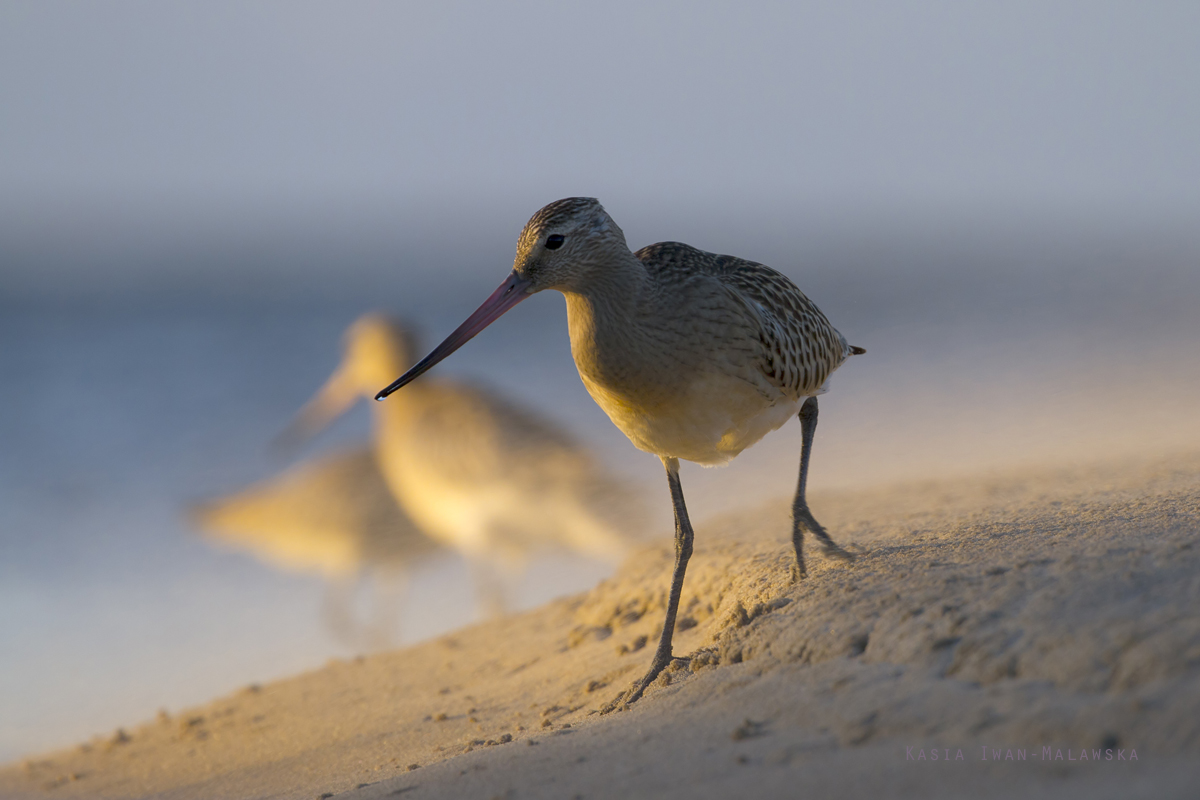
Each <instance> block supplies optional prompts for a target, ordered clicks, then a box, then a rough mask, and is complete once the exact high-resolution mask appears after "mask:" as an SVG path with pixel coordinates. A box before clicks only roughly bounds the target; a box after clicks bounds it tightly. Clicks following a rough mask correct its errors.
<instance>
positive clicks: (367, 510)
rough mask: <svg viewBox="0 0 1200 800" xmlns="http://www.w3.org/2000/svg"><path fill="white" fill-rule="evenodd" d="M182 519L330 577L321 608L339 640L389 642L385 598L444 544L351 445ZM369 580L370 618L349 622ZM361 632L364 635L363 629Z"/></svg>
mask: <svg viewBox="0 0 1200 800" xmlns="http://www.w3.org/2000/svg"><path fill="white" fill-rule="evenodd" d="M190 516H191V518H192V520H193V522H195V523H196V524H197V525H198V526H199V527H200V528H201V529H202V530H204V531H205V532H206V533H207V534H208V535H209V536H210V538H212V539H213V540H214V541H216V542H218V543H220V544H223V545H228V546H230V547H234V548H237V549H239V550H246V551H249V552H250V553H253V554H254V555H256V556H258V557H259V558H260V559H262V560H263V561H265V562H267V563H268V564H270V565H272V566H274V567H278V568H280V569H283V570H287V571H290V572H315V573H318V574H320V575H321V576H323V577H324V578H325V579H326V580H327V581H328V583H329V592H328V594H327V596H326V607H325V614H326V619H327V621H328V622H329V625H330V628H331V629H332V630H333V632H334V633H335V634H337V635H338V636H339V638H341V639H343V640H344V641H346V642H347V643H349V644H351V645H354V646H359V645H362V644H366V645H368V646H370V647H377V646H381V645H386V644H389V643H390V641H389V639H390V637H391V635H392V634H393V633H394V632H395V630H396V625H395V621H394V619H392V616H393V615H394V613H395V611H396V608H395V606H396V605H397V604H396V603H394V602H389V601H390V600H392V599H393V598H390V597H388V596H387V595H388V594H392V593H395V592H396V591H398V590H399V589H400V588H401V587H402V586H403V585H404V579H405V577H406V576H407V573H408V572H409V570H410V569H411V568H413V567H415V566H417V565H418V564H419V563H420V562H422V561H423V560H425V559H427V558H429V557H430V556H433V555H434V554H436V553H438V552H444V549H443V548H442V547H441V545H439V544H438V543H437V542H435V541H433V540H431V539H430V538H429V537H428V536H426V535H425V534H423V533H421V531H420V530H419V529H418V528H417V526H416V525H415V524H413V521H412V520H411V519H409V518H408V516H407V515H405V514H404V513H403V512H402V511H401V510H400V507H399V506H398V505H397V504H396V501H395V499H394V498H393V497H392V493H391V491H390V490H389V489H388V487H387V484H386V483H385V482H384V480H383V476H382V475H381V474H380V472H379V466H378V464H377V463H376V461H375V453H374V451H373V449H371V448H369V447H360V448H356V449H351V450H347V451H344V452H339V453H335V454H333V455H328V456H322V457H319V458H315V459H313V460H311V461H307V462H304V463H302V464H300V465H299V466H296V467H293V468H291V469H289V470H287V471H285V472H284V473H283V474H281V475H279V476H277V477H275V478H271V479H268V480H265V481H261V482H259V483H256V484H254V485H252V486H249V487H247V488H246V489H243V490H242V491H240V492H237V493H236V494H232V495H229V496H227V497H221V498H217V499H215V500H210V501H207V502H204V503H200V504H197V505H196V506H194V507H192V508H191V509H190ZM366 577H371V578H374V581H373V584H374V585H373V587H372V588H374V589H375V590H376V591H378V592H379V593H380V595H381V596H380V597H377V598H376V607H375V609H374V612H375V616H376V620H375V622H374V623H372V624H368V625H366V626H363V625H359V624H357V623H356V622H355V615H354V613H353V609H352V605H353V603H352V599H353V598H352V594H353V590H354V588H355V586H356V584H357V583H358V582H359V580H360V579H363V578H366ZM364 632H365V635H364Z"/></svg>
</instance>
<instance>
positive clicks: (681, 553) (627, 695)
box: [600, 458, 693, 714]
mask: <svg viewBox="0 0 1200 800" xmlns="http://www.w3.org/2000/svg"><path fill="white" fill-rule="evenodd" d="M663 466H665V467H666V468H667V484H668V485H669V486H670V488H671V504H672V505H673V506H674V507H675V572H674V574H673V575H672V576H671V596H670V597H669V598H668V600H667V618H666V619H665V620H664V621H663V629H662V636H661V637H659V640H658V649H657V650H655V651H654V661H653V662H651V664H650V671H649V672H647V673H646V674H645V675H644V676H642V679H641V680H640V681H638V682H637V683H635V684H634V685H633V686H632V687H631V688H630V689H629V690H628V691H626V692H623V693H622V694H619V695H617V696H616V697H615V698H614V699H613V701H612V702H611V703H609V704H608V705H606V706H605V707H604V708H603V709H601V712H600V713H602V714H607V713H609V712H610V711H616V710H618V709H622V708H624V707H626V706H628V705H629V704H630V703H633V702H636V701H637V699H638V698H640V697H641V696H642V693H643V692H644V691H646V687H647V686H649V685H650V684H651V683H653V682H654V679H655V678H657V677H658V674H659V673H660V672H662V671H663V670H664V669H665V668H666V666H667V665H668V664H670V663H671V660H672V656H671V638H672V637H673V635H674V633H675V615H676V614H677V613H678V611H679V596H680V594H682V592H683V576H684V573H685V572H687V565H688V559H690V558H691V557H692V539H693V534H692V523H691V521H690V520H689V519H688V513H687V506H686V505H684V502H683V487H682V486H681V485H680V483H679V459H676V458H664V459H663Z"/></svg>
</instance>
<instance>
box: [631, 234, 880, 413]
mask: <svg viewBox="0 0 1200 800" xmlns="http://www.w3.org/2000/svg"><path fill="white" fill-rule="evenodd" d="M634 255H635V256H637V258H638V260H640V261H641V262H642V263H643V264H645V265H646V270H647V271H648V272H651V273H653V274H655V275H658V276H661V277H660V280H664V281H672V282H682V281H686V280H688V279H689V278H690V277H692V276H694V275H706V276H711V277H714V278H716V279H717V280H718V281H720V282H721V284H722V285H723V286H724V287H725V288H726V289H727V290H728V301H729V302H733V303H739V304H744V305H745V306H746V307H748V308H749V309H750V310H751V311H752V313H753V314H754V315H755V316H756V317H757V318H758V322H759V326H758V331H757V333H758V343H759V344H760V345H761V349H760V351H759V353H758V354H757V358H756V362H757V363H756V366H757V367H758V368H759V369H760V370H762V373H763V374H764V375H765V376H767V378H769V379H770V381H771V382H772V383H773V384H775V385H776V386H778V387H779V388H780V389H782V390H783V391H784V392H786V393H787V394H788V395H789V396H790V397H791V398H793V399H796V398H800V397H807V396H809V395H813V394H816V393H817V392H818V391H820V389H821V387H822V386H823V385H824V384H825V381H826V379H827V378H828V377H829V375H830V374H831V373H832V372H833V371H834V370H835V369H837V368H838V367H839V366H841V365H842V362H844V361H845V360H846V359H847V358H848V357H849V356H850V355H851V354H852V350H851V348H850V345H849V344H847V343H846V339H845V337H843V336H842V335H841V334H840V333H838V332H837V330H836V329H835V328H834V327H833V325H831V324H830V323H829V320H828V319H826V317H825V315H824V314H822V313H821V309H819V308H817V307H816V305H815V304H814V303H813V302H812V301H811V300H809V299H808V297H807V296H805V294H804V292H802V291H800V289H799V288H797V286H796V284H794V283H792V282H791V281H790V280H788V279H787V277H786V276H784V275H782V274H780V273H779V272H776V271H775V270H773V269H771V268H770V267H768V266H764V265H762V264H758V263H756V262H754V261H747V260H746V259H743V258H737V257H736V256H724V255H717V254H715V253H708V252H705V251H703V250H698V249H696V248H695V247H691V246H690V245H686V244H682V243H680V242H659V243H658V244H652V245H649V246H648V247H643V248H642V249H641V250H638V251H637V252H636V253H634ZM859 349H860V350H861V348H859ZM862 352H865V351H862Z"/></svg>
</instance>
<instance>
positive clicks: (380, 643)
mask: <svg viewBox="0 0 1200 800" xmlns="http://www.w3.org/2000/svg"><path fill="white" fill-rule="evenodd" d="M408 577H409V576H408V570H406V569H390V570H386V571H383V570H381V571H377V572H375V574H374V576H373V579H372V581H371V589H372V592H371V621H370V622H369V623H368V624H367V634H368V637H369V641H368V643H369V645H370V649H372V650H386V649H388V648H390V647H394V646H395V645H396V644H397V643H398V642H400V640H401V639H402V638H403V637H402V634H403V630H402V626H401V623H400V620H401V617H402V616H403V611H404V595H405V594H406V593H407V591H408V584H409V580H408Z"/></svg>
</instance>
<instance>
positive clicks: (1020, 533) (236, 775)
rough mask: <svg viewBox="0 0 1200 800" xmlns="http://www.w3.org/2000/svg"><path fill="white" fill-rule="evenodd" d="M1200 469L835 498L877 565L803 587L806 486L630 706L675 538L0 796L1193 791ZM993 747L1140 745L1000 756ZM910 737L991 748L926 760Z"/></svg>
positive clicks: (132, 738) (732, 554) (730, 557)
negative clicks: (1008, 761) (1097, 756)
mask: <svg viewBox="0 0 1200 800" xmlns="http://www.w3.org/2000/svg"><path fill="white" fill-rule="evenodd" d="M1197 476H1200V454H1183V455H1176V456H1172V457H1166V458H1159V459H1153V460H1146V461H1142V462H1137V463H1121V464H1103V465H1096V466H1092V467H1087V468H1077V469H1074V470H1059V471H1037V472H1030V473H1028V474H1024V475H1021V474H1008V475H1001V476H990V477H978V476H976V477H969V478H963V479H959V480H956V481H948V482H937V483H923V484H914V485H907V486H896V487H887V488H882V489H880V488H876V489H870V490H864V491H860V492H845V493H838V494H829V495H823V496H814V498H813V505H814V509H815V511H816V513H817V514H818V516H819V518H821V519H822V520H823V521H824V522H825V523H826V524H827V525H828V527H829V528H830V530H831V531H834V532H835V536H836V538H837V539H838V540H839V542H842V543H852V545H853V547H854V548H855V549H856V550H857V552H858V553H859V559H858V561H857V562H856V563H855V564H854V565H852V566H850V567H849V568H847V567H845V566H843V565H841V564H837V563H828V562H824V561H822V560H820V558H819V556H817V555H814V556H813V558H812V559H811V561H812V564H811V574H810V578H809V579H808V580H807V581H805V582H803V583H802V584H800V585H797V586H792V585H791V584H789V582H788V566H789V561H788V559H789V552H788V546H787V544H786V532H787V505H786V503H783V502H779V503H773V504H770V505H768V506H766V507H763V508H760V509H757V510H751V511H747V512H743V513H740V514H736V515H728V516H725V517H721V518H718V519H713V520H710V521H708V522H707V523H706V524H703V525H701V526H698V530H697V548H696V554H695V556H694V557H693V561H692V564H691V566H690V568H689V572H688V581H687V584H686V585H685V593H684V598H683V602H682V606H681V607H682V611H681V615H680V616H681V625H680V629H679V630H678V633H677V640H676V651H677V652H679V653H687V654H689V655H690V656H691V660H690V662H682V661H680V662H677V663H676V665H674V666H673V667H672V669H671V670H670V671H669V672H668V673H667V674H666V675H664V676H663V677H662V678H660V681H659V683H658V684H657V685H656V686H655V687H653V688H652V689H651V690H650V691H649V692H648V693H647V696H646V699H645V700H644V701H643V702H641V703H639V704H638V705H637V706H635V707H634V708H633V709H632V710H631V711H628V712H625V713H622V714H618V715H614V716H609V717H599V716H597V715H595V714H593V713H591V712H593V711H594V710H595V709H596V708H598V707H599V706H600V705H601V704H602V703H603V702H604V701H606V700H608V699H609V698H610V697H611V696H612V695H613V694H614V693H615V692H616V691H617V690H618V689H619V688H622V687H623V686H624V685H625V684H626V682H628V681H629V680H631V679H632V678H633V677H634V676H635V675H636V674H638V673H639V672H640V670H641V669H643V668H644V666H645V661H646V659H647V658H648V657H649V652H650V648H649V647H646V646H645V642H646V641H647V640H649V641H651V642H652V641H653V637H654V636H655V635H656V633H657V631H656V628H655V625H656V624H657V623H658V621H659V619H660V615H661V607H662V603H663V599H664V595H665V590H666V576H667V571H668V569H667V565H668V563H669V552H668V550H667V549H666V548H665V547H664V548H659V549H657V550H653V551H648V552H647V553H646V554H644V555H643V557H641V558H638V559H632V560H631V561H630V562H629V563H627V564H626V565H625V566H624V567H623V568H622V570H621V571H620V572H619V573H618V575H617V576H616V577H615V578H613V579H612V580H609V581H606V582H604V583H602V584H601V585H600V586H598V587H596V588H595V589H594V590H592V591H590V592H587V593H585V594H582V595H579V596H577V597H575V598H570V599H568V600H564V601H559V602H556V603H552V604H550V605H548V606H546V607H543V608H541V609H538V610H535V611H533V612H530V613H527V614H524V615H520V616H516V617H512V618H508V619H505V620H502V621H500V622H498V623H493V624H488V625H480V626H475V627H473V628H470V629H466V630H463V631H460V632H458V633H456V634H453V635H451V636H447V637H443V638H441V639H439V640H436V641H434V642H429V643H426V644H423V645H420V646H417V647H413V648H409V649H406V650H402V651H398V652H395V653H386V654H381V655H377V656H372V657H369V658H365V659H360V660H357V661H353V662H348V663H331V664H330V665H329V666H328V667H326V668H324V669H322V670H318V671H315V672H312V673H308V674H306V675H301V676H298V677H296V678H292V679H289V680H286V681H280V682H277V683H274V684H270V685H268V686H265V687H253V688H250V689H247V690H245V691H243V692H241V693H238V694H235V695H232V696H229V697H226V698H222V699H219V700H216V701H214V702H213V703H211V704H209V705H208V706H205V707H202V708H198V709H193V710H189V711H187V712H183V713H180V714H176V715H173V716H170V717H164V718H162V719H160V720H156V721H153V722H150V723H147V724H145V725H143V726H140V727H138V728H131V729H127V730H126V731H122V732H119V733H116V734H113V735H111V736H109V737H105V738H103V739H98V740H95V741H93V742H91V743H88V744H86V745H83V746H81V747H78V748H75V749H72V750H67V751H62V752H59V753H54V754H50V755H48V756H46V757H44V758H37V759H31V760H28V761H26V762H24V763H23V764H19V765H14V766H12V767H9V768H6V769H4V770H2V771H0V796H4V797H46V796H52V797H59V796H62V797H146V796H161V797H180V798H184V797H216V796H221V797H298V798H301V797H304V798H311V797H318V796H320V795H321V794H325V793H333V794H335V795H338V796H341V795H343V794H345V795H346V796H356V797H384V796H389V795H391V794H392V793H396V792H400V796H404V797H441V796H445V797H455V796H482V797H492V796H502V797H503V796H511V797H534V796H548V797H561V796H572V794H573V793H575V794H581V795H583V796H590V797H598V796H611V795H615V794H617V793H618V792H621V793H626V794H631V795H633V796H655V795H664V794H665V795H677V796H688V797H694V796H724V795H725V794H728V793H736V791H737V788H738V787H745V786H746V785H747V784H748V783H752V784H753V785H754V787H755V789H756V792H759V793H760V794H761V796H795V794H794V790H795V788H796V786H797V785H798V783H797V782H798V781H805V782H807V784H806V785H810V786H813V787H815V786H822V787H824V790H823V791H824V793H825V794H831V795H834V796H837V795H839V794H842V795H844V796H855V795H856V794H858V793H860V792H861V791H867V790H870V791H875V792H882V793H884V794H898V795H903V794H906V793H912V794H920V795H922V796H937V795H939V794H942V793H945V794H946V795H947V796H953V795H954V793H955V792H959V791H963V790H964V788H965V787H971V791H973V792H982V793H983V795H984V796H987V792H988V791H991V789H989V787H993V785H994V787H1002V788H1005V789H1012V788H1014V787H1015V786H1018V785H1020V786H1024V788H1025V790H1028V791H1029V792H1031V793H1033V794H1035V795H1036V794H1037V793H1038V792H1040V791H1043V790H1045V791H1049V790H1050V788H1054V787H1057V789H1056V790H1070V791H1073V792H1077V793H1080V794H1081V795H1082V794H1088V793H1095V792H1100V794H1101V795H1103V792H1105V791H1109V790H1113V791H1116V790H1118V789H1121V790H1124V791H1128V790H1129V789H1131V787H1135V786H1142V785H1144V786H1148V787H1152V788H1153V789H1154V791H1155V793H1156V794H1159V795H1160V796H1170V795H1171V793H1172V792H1174V791H1176V790H1180V791H1182V788H1184V787H1186V785H1187V778H1188V777H1189V775H1191V774H1194V770H1195V767H1194V766H1193V764H1194V763H1195V761H1194V759H1196V757H1197V756H1198V755H1200V478H1198V477H1197ZM531 742H533V743H535V744H531ZM985 745H987V746H994V747H996V748H1001V749H1002V750H1008V749H1011V748H1018V749H1021V748H1023V749H1025V750H1026V752H1027V753H1028V752H1037V753H1038V754H1039V757H1040V754H1041V748H1042V747H1045V746H1052V747H1053V748H1055V749H1057V748H1059V747H1061V748H1065V750H1064V752H1067V751H1070V752H1071V753H1072V754H1073V755H1075V756H1078V754H1079V751H1080V750H1081V749H1087V750H1088V751H1089V752H1092V751H1093V750H1095V749H1097V748H1098V749H1100V750H1107V749H1110V746H1112V747H1115V748H1117V749H1125V748H1126V747H1128V748H1129V749H1130V750H1133V749H1136V750H1137V751H1138V755H1139V759H1138V761H1137V762H1130V761H1124V762H1122V763H1120V764H1118V767H1117V768H1118V769H1121V770H1124V771H1123V772H1114V771H1113V765H1111V764H1107V762H1105V763H1100V764H1095V765H1093V764H1092V763H1091V761H1090V760H1089V762H1088V764H1087V766H1086V767H1085V766H1083V765H1082V764H1081V763H1080V762H1078V761H1076V762H1074V763H1070V764H1068V763H1066V762H1065V761H1064V762H1052V763H1050V764H1042V763H1040V761H1039V762H1038V763H1036V764H1035V763H1030V762H1028V761H1027V762H1026V764H1024V765H1022V769H1023V771H1021V772H1020V773H1012V772H1011V770H1010V772H1009V773H1003V772H1000V773H997V772H996V770H997V769H1000V770H1003V769H1004V767H1003V766H1002V765H997V764H994V763H983V762H982V760H981V758H980V753H982V752H985V751H984V750H983V747H984V746H985ZM910 747H916V748H917V749H918V750H921V749H926V748H930V749H931V748H933V747H938V748H946V749H951V748H952V750H953V752H954V753H955V754H957V751H958V750H960V749H961V750H963V751H964V756H965V758H964V761H963V762H950V763H949V764H946V765H945V766H946V767H947V768H949V769H951V770H957V772H953V773H947V772H936V771H931V770H928V769H926V770H925V771H923V772H921V771H914V770H915V769H917V768H916V766H915V765H914V764H912V763H908V762H906V760H905V756H906V753H907V752H908V750H907V748H910ZM580 759H582V760H580ZM924 766H927V764H926V765H922V768H923V767H924ZM414 767H417V768H414ZM1105 769H1107V770H1108V772H1103V770H1105ZM851 774H852V775H853V780H849V779H848V777H847V776H849V775H851ZM997 775H1000V777H1001V778H1002V780H999V782H998V783H997V782H996V780H997V778H996V776H997ZM989 781H991V782H992V783H989ZM1048 782H1050V783H1048ZM1139 782H1140V783H1139ZM1051 783H1052V784H1053V786H1052V785H1051ZM360 784H366V785H364V786H360ZM995 796H1002V795H995ZM1057 796H1061V794H1059V795H1057ZM1114 796H1115V795H1114ZM1179 796H1183V795H1182V794H1180V795H1179Z"/></svg>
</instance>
